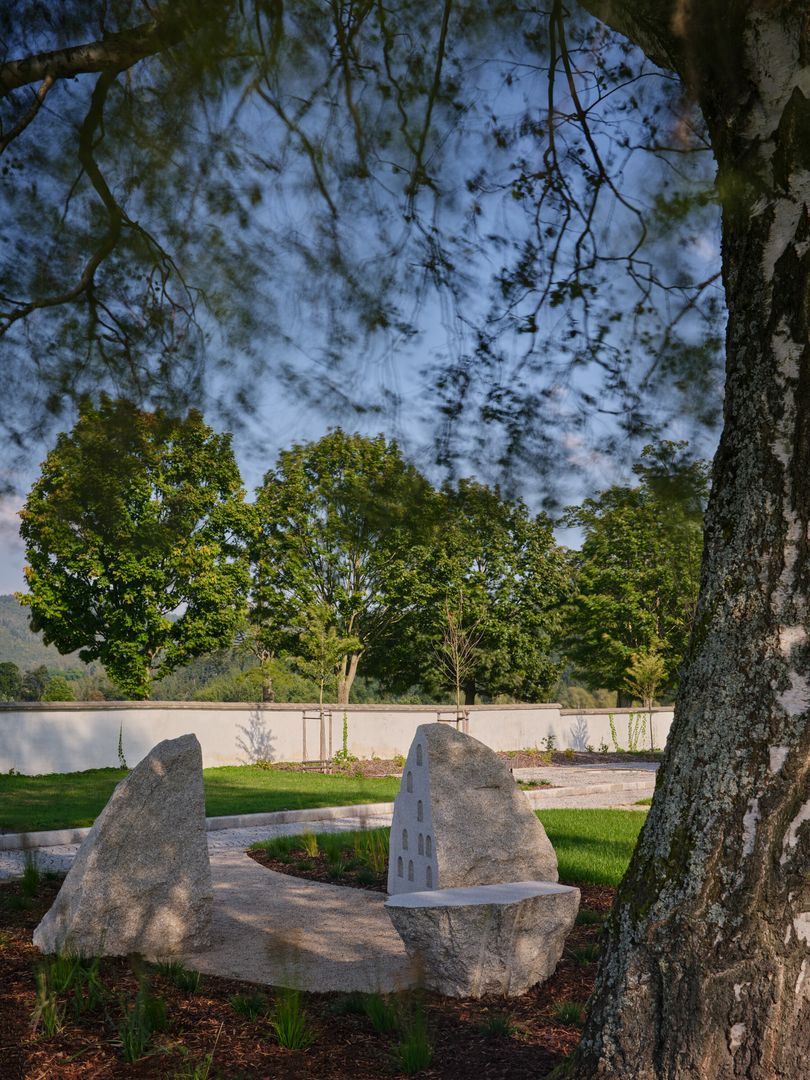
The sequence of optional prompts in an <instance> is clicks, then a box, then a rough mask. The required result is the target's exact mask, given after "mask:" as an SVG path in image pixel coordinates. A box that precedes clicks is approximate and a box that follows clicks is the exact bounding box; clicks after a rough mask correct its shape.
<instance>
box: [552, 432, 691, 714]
mask: <svg viewBox="0 0 810 1080" xmlns="http://www.w3.org/2000/svg"><path fill="white" fill-rule="evenodd" d="M684 451H685V448H684V446H683V444H675V443H671V442H669V443H668V442H664V443H661V444H659V445H658V446H652V445H650V446H648V447H646V448H645V450H644V452H643V454H642V457H641V460H640V462H639V463H638V464H637V465H635V466H634V470H633V471H634V472H635V474H636V476H637V477H638V479H639V484H638V485H637V486H635V487H628V486H621V485H614V486H613V487H610V488H608V489H607V490H605V491H602V492H600V493H599V494H598V495H596V496H595V497H593V498H589V499H586V500H585V501H584V502H583V504H582V505H581V506H578V507H572V508H570V509H569V511H568V513H567V515H566V522H567V523H568V524H569V525H573V526H578V527H579V528H581V529H582V530H583V531H584V539H583V543H582V549H581V550H580V551H579V552H576V553H575V555H574V562H575V564H576V568H577V572H576V578H575V582H576V584H575V588H574V592H573V596H572V598H571V603H570V604H569V605H568V619H567V622H568V626H567V642H566V651H567V653H568V655H569V656H570V657H571V659H572V660H573V661H574V663H575V664H576V665H577V670H578V671H579V672H580V673H581V674H582V675H583V676H584V677H585V679H586V681H587V684H588V685H589V686H590V687H591V688H592V689H599V688H600V687H605V688H607V689H610V690H617V691H619V692H620V693H622V694H624V692H625V690H626V686H625V683H626V680H627V673H628V669H629V666H630V664H631V663H632V659H633V655H634V654H635V653H637V652H638V651H639V650H642V649H647V650H648V649H655V650H659V651H660V653H661V656H662V659H663V660H664V663H665V665H666V670H667V678H666V680H665V683H664V687H665V689H666V690H667V692H669V693H674V691H675V689H677V685H678V674H679V671H680V668H681V665H682V663H683V659H684V657H685V655H686V650H687V647H688V644H689V635H690V632H691V629H692V622H693V619H694V613H695V607H696V604H697V597H698V586H699V583H700V563H701V555H702V551H703V509H704V507H705V503H706V499H707V497H708V469H707V466H706V464H705V463H704V462H701V461H695V460H693V459H691V458H690V457H689V455H688V453H685V452H684Z"/></svg>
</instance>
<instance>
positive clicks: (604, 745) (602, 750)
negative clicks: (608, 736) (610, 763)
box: [599, 739, 610, 754]
mask: <svg viewBox="0 0 810 1080" xmlns="http://www.w3.org/2000/svg"><path fill="white" fill-rule="evenodd" d="M599 753H600V754H609V753H610V747H609V746H608V744H607V743H606V742H605V740H604V739H603V740H602V741H601V742H600V743H599Z"/></svg>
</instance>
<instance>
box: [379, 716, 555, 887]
mask: <svg viewBox="0 0 810 1080" xmlns="http://www.w3.org/2000/svg"><path fill="white" fill-rule="evenodd" d="M556 880H557V856H556V855H555V854H554V848H553V847H552V846H551V843H550V841H549V839H548V837H547V836H546V831H545V829H544V828H543V826H542V825H541V824H540V822H539V821H538V819H537V817H536V816H535V814H534V812H533V811H532V809H531V807H530V806H529V803H528V801H527V799H526V797H525V795H524V794H523V792H522V791H521V790H520V788H519V787H518V786H517V784H516V783H515V781H514V779H513V778H512V774H511V772H510V771H509V767H508V765H506V764H505V763H504V762H503V761H502V760H501V759H500V758H499V757H498V755H497V754H496V753H495V752H494V751H493V750H490V748H489V747H488V746H484V744H483V743H481V742H479V741H478V740H477V739H473V738H471V737H470V736H469V735H463V734H461V732H459V731H456V730H455V729H454V728H452V727H450V726H449V725H447V724H441V723H436V724H422V725H420V726H419V727H418V728H417V729H416V734H415V735H414V739H413V742H412V743H411V748H410V751H409V752H408V759H407V761H406V762H405V768H404V770H403V773H402V784H401V785H400V789H399V794H398V795H397V797H396V801H395V803H394V818H393V821H392V823H391V844H390V850H389V862H388V892H389V894H391V895H392V896H395V895H399V894H401V893H407V892H414V891H419V890H424V889H451V888H461V887H463V886H467V885H493V884H498V883H501V882H506V881H556Z"/></svg>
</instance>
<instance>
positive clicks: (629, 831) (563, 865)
mask: <svg viewBox="0 0 810 1080" xmlns="http://www.w3.org/2000/svg"><path fill="white" fill-rule="evenodd" d="M537 816H538V817H539V818H540V820H541V822H542V823H543V825H544V827H545V829H546V832H547V833H548V838H549V840H551V842H552V844H553V845H554V850H555V851H556V853H557V861H558V864H559V870H560V880H561V881H563V882H567V883H568V884H571V885H582V884H588V885H610V886H613V887H615V886H617V885H618V884H619V882H620V881H621V879H622V877H623V876H624V873H625V870H626V869H627V866H628V863H629V862H630V856H631V855H632V854H633V848H634V847H635V846H636V841H637V839H638V834H639V832H640V831H641V827H642V825H643V824H644V820H645V814H644V812H643V811H640V810H540V811H538V813H537ZM389 835H390V829H364V830H359V831H356V832H342V833H308V834H307V833H305V834H304V835H303V836H279V837H276V838H274V839H272V840H261V841H258V842H257V843H255V844H252V845H251V847H250V849H249V851H248V854H249V855H250V856H251V857H252V858H254V859H255V860H256V861H257V862H260V863H261V864H262V865H263V866H267V867H268V868H269V869H271V870H277V871H279V872H281V873H283V874H292V875H293V876H295V877H305V878H309V879H311V880H313V881H324V882H331V883H333V884H339V885H351V886H353V887H355V888H362V889H370V890H372V891H375V892H385V891H386V884H387V880H388V838H389Z"/></svg>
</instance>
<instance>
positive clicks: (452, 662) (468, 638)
mask: <svg viewBox="0 0 810 1080" xmlns="http://www.w3.org/2000/svg"><path fill="white" fill-rule="evenodd" d="M482 636H483V629H482V627H481V620H478V621H475V622H470V621H469V620H467V621H466V622H465V619H464V592H463V591H462V592H460V593H459V595H458V597H457V598H456V600H455V603H451V601H450V600H447V601H446V603H445V606H444V625H443V626H442V639H441V641H440V642H439V644H438V645H437V646H436V659H437V660H438V663H439V667H440V669H441V671H442V672H443V674H445V675H446V676H447V677H448V678H449V680H450V683H451V685H452V687H453V693H454V695H455V702H456V709H457V710H460V709H461V699H462V696H463V688H464V687H465V686H469V684H470V681H471V680H472V679H473V678H474V677H475V669H476V665H477V662H478V656H479V649H478V646H479V643H480V641H481V638H482Z"/></svg>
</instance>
